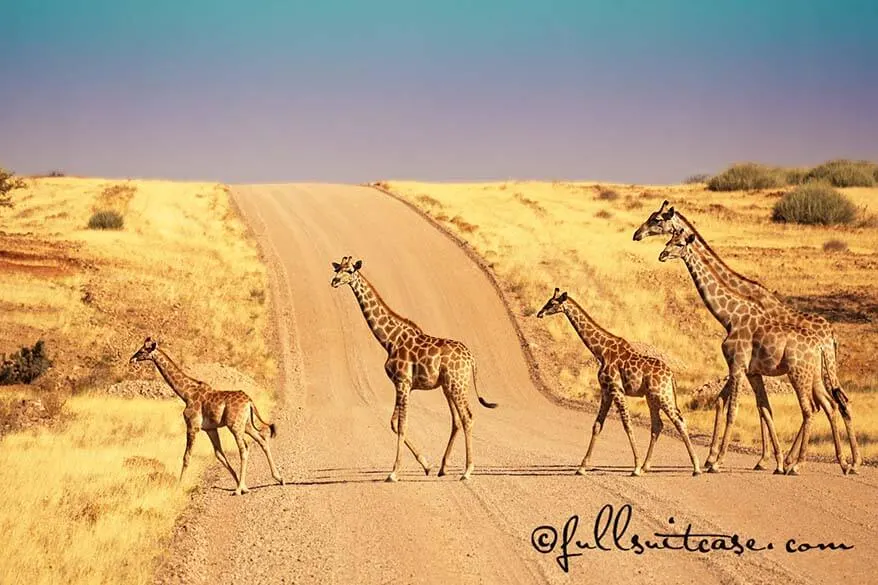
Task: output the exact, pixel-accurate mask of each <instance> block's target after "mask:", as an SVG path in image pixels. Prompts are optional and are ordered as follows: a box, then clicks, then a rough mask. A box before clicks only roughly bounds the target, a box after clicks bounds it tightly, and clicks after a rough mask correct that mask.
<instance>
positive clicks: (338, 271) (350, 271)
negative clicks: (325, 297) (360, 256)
mask: <svg viewBox="0 0 878 585" xmlns="http://www.w3.org/2000/svg"><path fill="white" fill-rule="evenodd" d="M362 267H363V261H362V260H357V261H356V262H354V259H353V257H351V256H345V257H344V258H342V259H341V262H333V263H332V269H333V270H334V271H335V275H334V276H333V277H332V282H330V283H329V284H331V285H332V288H338V287H340V286H341V285H343V284H350V283H352V282H353V281H354V280H355V279H356V278H357V273H358V272H359V270H360V268H362Z"/></svg>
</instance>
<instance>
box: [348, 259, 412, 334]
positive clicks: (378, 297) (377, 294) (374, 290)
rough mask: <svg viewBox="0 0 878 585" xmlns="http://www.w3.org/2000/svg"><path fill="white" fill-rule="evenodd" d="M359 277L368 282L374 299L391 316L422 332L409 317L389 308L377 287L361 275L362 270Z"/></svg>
mask: <svg viewBox="0 0 878 585" xmlns="http://www.w3.org/2000/svg"><path fill="white" fill-rule="evenodd" d="M360 278H362V279H363V280H365V281H366V282H367V283H368V284H369V288H370V289H372V294H373V295H375V299H376V300H377V301H378V302H379V303H381V304H382V305H383V306H384V308H385V309H387V312H388V313H390V315H391V316H392V317H393V318H395V319H398V320H399V321H400V322H402V323H403V324H404V325H407V326H409V327H411V328H412V329H414V330H415V331H417V332H418V333H423V332H424V331H423V329H421V328H420V327H419V326H418V325H417V324H416V323H415V322H414V321H412V320H411V319H408V318H406V317H403V316H402V315H400V314H399V313H397V312H396V311H394V310H393V309H391V308H390V305H388V304H387V303H386V302H385V301H384V298H383V297H382V296H381V293H380V292H378V289H377V288H376V287H375V286H373V285H372V283H371V282H369V280H368V279H367V278H366V277H365V276H363V273H362V272H361V273H360Z"/></svg>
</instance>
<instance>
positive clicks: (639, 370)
mask: <svg viewBox="0 0 878 585" xmlns="http://www.w3.org/2000/svg"><path fill="white" fill-rule="evenodd" d="M555 313H564V314H565V315H567V318H568V319H569V320H570V324H571V325H573V328H574V329H575V330H576V332H577V333H578V334H579V337H580V338H581V339H582V341H583V343H585V346H586V347H587V348H588V349H589V351H591V353H593V354H594V357H595V359H597V361H598V364H599V369H598V382H599V383H600V386H601V404H600V406H599V407H598V415H597V418H596V419H595V422H594V426H593V427H592V431H591V440H590V441H589V443H588V450H587V451H586V452H585V457H584V458H583V460H582V463H581V464H580V466H579V469H578V470H577V471H576V473H577V474H578V475H582V474H584V473H585V472H586V470H589V469H591V467H590V466H589V461H590V460H591V455H592V450H593V449H594V446H595V443H596V442H597V438H598V435H600V433H601V430H603V428H604V420H605V419H606V418H607V412H608V411H609V410H610V405H611V404H615V405H616V409H617V410H618V411H619V416H620V417H621V419H622V426H623V427H624V428H625V433H626V434H627V435H628V441H629V442H630V443H631V450H632V451H633V452H634V471H633V472H632V475H641V474H643V473H644V472H647V471H649V468H650V460H651V459H652V450H653V448H654V447H655V444H656V443H657V442H658V438H659V435H660V434H661V432H662V427H663V423H662V419H661V412H664V413H665V415H666V416H667V417H668V418H669V419H671V422H673V423H674V426H675V427H676V428H677V431H678V432H679V433H680V436H681V437H682V438H683V443H684V444H685V445H686V450H687V451H689V458H690V459H691V460H692V468H693V471H692V475H699V474H701V468H700V467H699V464H698V457H697V456H696V455H695V451H694V450H693V449H692V442H691V441H690V440H689V433H688V432H687V431H686V422H685V421H684V420H683V415H682V414H681V413H680V409H679V408H677V396H676V384H675V383H674V375H673V373H672V372H671V369H670V368H669V367H668V365H667V364H665V363H664V362H663V361H662V360H660V359H658V358H655V357H652V356H648V355H643V354H641V353H639V352H637V351H636V350H635V349H634V348H633V347H632V346H631V344H630V343H628V342H627V341H625V340H624V339H622V338H621V337H617V336H615V335H613V334H611V333H609V332H608V331H606V330H605V329H603V328H602V327H601V326H600V325H598V324H597V323H595V322H594V321H593V320H592V318H591V317H590V316H589V315H588V313H586V312H585V310H583V308H582V307H580V306H579V304H577V303H576V301H574V300H573V299H571V298H570V297H568V296H567V293H566V292H563V293H560V294H559V290H558V289H557V288H556V289H555V292H554V293H553V294H552V298H550V299H549V300H548V302H546V304H545V306H543V308H542V309H540V312H539V313H537V317H539V318H542V317H543V315H554V314H555ZM626 396H645V397H646V404H647V406H649V416H650V419H651V421H652V426H651V436H650V439H649V447H648V448H647V449H646V458H645V459H644V460H643V465H641V464H640V456H639V455H638V454H637V445H636V444H635V442H634V434H633V433H632V431H631V417H630V415H629V414H628V405H627V403H626V401H625V397H626Z"/></svg>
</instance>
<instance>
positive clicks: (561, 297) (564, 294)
mask: <svg viewBox="0 0 878 585" xmlns="http://www.w3.org/2000/svg"><path fill="white" fill-rule="evenodd" d="M558 300H559V301H560V302H562V303H563V302H564V301H566V300H567V291H566V290H565V291H564V292H562V293H561V296H560V297H558Z"/></svg>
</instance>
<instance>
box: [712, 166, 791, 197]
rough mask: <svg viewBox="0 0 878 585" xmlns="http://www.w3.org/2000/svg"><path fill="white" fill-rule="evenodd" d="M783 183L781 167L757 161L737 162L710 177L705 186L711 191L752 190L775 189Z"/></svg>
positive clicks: (783, 177) (783, 176) (784, 176)
mask: <svg viewBox="0 0 878 585" xmlns="http://www.w3.org/2000/svg"><path fill="white" fill-rule="evenodd" d="M785 184H786V173H785V171H784V170H783V169H778V168H776V167H770V166H768V165H762V164H759V163H739V164H736V165H732V166H730V167H729V168H727V169H726V170H724V171H723V172H721V173H719V174H718V175H714V176H713V177H711V178H710V180H709V181H708V182H707V188H708V189H710V190H711V191H753V190H755V189H776V188H778V187H782V186H784V185H785Z"/></svg>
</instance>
